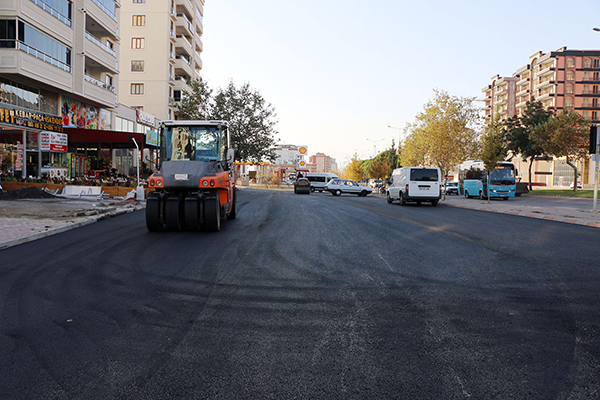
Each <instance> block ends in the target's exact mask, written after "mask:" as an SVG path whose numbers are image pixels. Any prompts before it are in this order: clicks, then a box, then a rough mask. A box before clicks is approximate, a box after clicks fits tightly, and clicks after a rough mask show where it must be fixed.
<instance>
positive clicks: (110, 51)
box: [85, 32, 116, 56]
mask: <svg viewBox="0 0 600 400" xmlns="http://www.w3.org/2000/svg"><path fill="white" fill-rule="evenodd" d="M85 37H86V38H88V39H89V40H90V41H92V42H93V43H94V44H95V45H96V46H98V47H100V48H101V49H102V50H104V51H106V52H107V53H108V54H110V55H112V56H115V54H116V53H115V51H114V50H113V49H111V48H110V47H108V46H107V45H105V44H104V43H102V42H101V41H100V40H99V39H97V38H96V37H95V36H93V35H92V34H91V33H89V32H86V33H85Z"/></svg>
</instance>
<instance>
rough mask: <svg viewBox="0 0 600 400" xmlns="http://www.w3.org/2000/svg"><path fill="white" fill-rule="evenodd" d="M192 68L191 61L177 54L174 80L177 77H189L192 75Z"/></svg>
mask: <svg viewBox="0 0 600 400" xmlns="http://www.w3.org/2000/svg"><path fill="white" fill-rule="evenodd" d="M193 73H194V69H193V68H192V63H191V61H190V60H188V59H187V58H185V57H182V56H177V59H176V60H175V80H177V78H178V77H181V78H185V79H190V78H191V77H192V76H193Z"/></svg>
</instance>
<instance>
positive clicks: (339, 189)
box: [325, 179, 373, 196]
mask: <svg viewBox="0 0 600 400" xmlns="http://www.w3.org/2000/svg"><path fill="white" fill-rule="evenodd" d="M325 190H326V191H328V192H330V193H331V194H333V195H334V196H341V195H342V193H349V194H357V195H359V196H366V195H368V194H370V193H372V192H373V189H371V188H370V187H367V186H362V185H360V184H358V182H355V181H351V180H350V179H332V180H330V181H329V182H328V183H327V184H326V185H325Z"/></svg>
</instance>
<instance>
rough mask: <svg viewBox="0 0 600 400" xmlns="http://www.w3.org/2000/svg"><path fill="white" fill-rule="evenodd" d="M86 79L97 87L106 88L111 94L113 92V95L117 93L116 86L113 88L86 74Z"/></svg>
mask: <svg viewBox="0 0 600 400" xmlns="http://www.w3.org/2000/svg"><path fill="white" fill-rule="evenodd" d="M84 79H85V80H86V81H88V82H90V83H93V84H94V85H96V86H100V87H101V88H104V89H106V90H108V91H110V92H113V93H114V92H115V87H114V86H111V85H109V84H108V83H104V82H102V81H101V80H99V79H96V78H94V77H93V76H90V75H87V74H86V75H85V77H84Z"/></svg>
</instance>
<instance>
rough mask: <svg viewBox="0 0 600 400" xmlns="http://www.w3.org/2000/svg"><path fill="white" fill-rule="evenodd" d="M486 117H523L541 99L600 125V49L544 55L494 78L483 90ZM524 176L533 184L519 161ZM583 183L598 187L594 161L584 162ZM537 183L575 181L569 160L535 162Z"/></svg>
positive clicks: (517, 164)
mask: <svg viewBox="0 0 600 400" xmlns="http://www.w3.org/2000/svg"><path fill="white" fill-rule="evenodd" d="M482 92H483V94H484V99H483V101H484V107H483V112H484V119H485V123H486V124H488V123H490V122H491V121H492V118H494V117H496V116H499V117H500V119H502V120H505V119H508V118H510V117H512V116H514V115H516V116H520V115H523V113H524V112H525V110H526V107H527V103H528V102H530V101H532V100H537V101H540V102H541V103H542V105H543V106H544V107H545V108H547V109H551V110H554V111H555V112H560V111H561V110H565V109H570V110H573V111H575V112H577V113H579V114H580V115H581V116H583V117H584V118H585V119H587V120H589V121H590V122H592V123H595V124H597V123H600V119H599V118H600V104H599V102H600V50H568V49H567V48H566V47H562V48H560V49H558V50H556V51H552V52H549V53H542V52H541V51H539V52H537V53H535V54H533V55H531V56H530V57H529V63H528V64H526V65H524V66H522V67H521V68H519V69H517V70H516V71H515V72H514V73H513V75H512V77H500V76H499V75H496V76H495V77H494V78H492V83H491V84H490V85H488V86H486V87H484V88H483V89H482ZM514 161H515V164H516V166H517V168H518V169H519V172H520V176H521V178H522V179H523V180H524V181H529V173H528V169H529V166H528V163H526V162H524V161H523V160H522V159H520V158H519V157H516V158H515V159H514ZM579 170H580V171H581V172H582V175H581V177H580V178H579V179H580V181H581V182H582V183H583V184H584V185H586V184H593V178H592V177H593V175H592V174H593V168H590V161H589V159H586V160H581V161H580V168H579ZM531 178H532V182H534V183H537V184H540V185H546V186H568V185H570V183H571V182H573V181H574V180H575V177H574V176H573V170H572V168H570V167H569V166H568V165H567V164H566V160H563V159H556V160H552V161H544V160H536V161H535V162H534V165H533V168H532V177H531Z"/></svg>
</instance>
